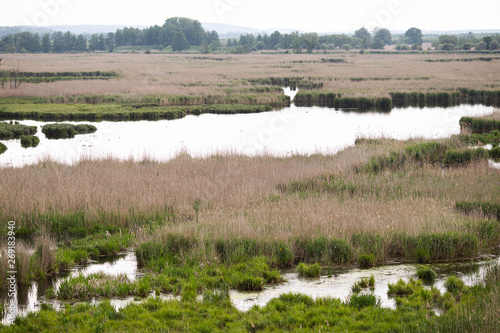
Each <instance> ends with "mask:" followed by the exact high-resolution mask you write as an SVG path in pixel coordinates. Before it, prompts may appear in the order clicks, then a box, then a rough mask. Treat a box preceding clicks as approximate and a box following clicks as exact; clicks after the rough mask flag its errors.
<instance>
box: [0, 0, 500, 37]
mask: <svg viewBox="0 0 500 333" xmlns="http://www.w3.org/2000/svg"><path fill="white" fill-rule="evenodd" d="M499 13H500V1H498V0H475V1H466V2H465V1H457V0H453V1H452V0H342V1H335V0H329V1H325V0H321V1H320V0H303V1H297V0H286V1H284V0H179V1H170V0H161V1H158V0H156V1H155V0H141V1H136V0H135V1H130V0H84V1H82V0H4V1H2V4H1V5H0V26H13V25H38V26H46V25H79V24H93V25H108V24H124V25H147V26H149V25H154V24H158V25H161V24H163V22H164V21H165V19H166V18H168V17H172V16H184V17H189V18H193V19H197V20H199V21H201V22H204V23H225V24H233V25H241V26H246V27H251V28H257V29H269V28H293V29H298V30H302V31H316V32H336V31H354V30H355V29H358V28H359V27H361V26H365V27H367V28H374V27H376V26H380V27H385V28H388V29H390V30H406V29H408V28H410V27H413V26H415V27H418V28H420V29H422V30H475V29H500V24H499V22H500V20H499Z"/></svg>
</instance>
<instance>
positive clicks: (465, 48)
mask: <svg viewBox="0 0 500 333" xmlns="http://www.w3.org/2000/svg"><path fill="white" fill-rule="evenodd" d="M470 49H472V45H470V44H469V43H465V44H464V45H462V50H465V51H468V50H470Z"/></svg>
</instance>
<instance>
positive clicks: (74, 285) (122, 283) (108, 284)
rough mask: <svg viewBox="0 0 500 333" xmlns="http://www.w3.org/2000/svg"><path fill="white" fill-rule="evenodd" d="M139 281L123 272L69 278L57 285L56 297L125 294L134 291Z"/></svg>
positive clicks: (72, 297) (114, 295) (80, 297)
mask: <svg viewBox="0 0 500 333" xmlns="http://www.w3.org/2000/svg"><path fill="white" fill-rule="evenodd" d="M139 285H140V284H139V283H138V282H137V283H133V282H131V281H130V280H129V278H128V277H127V276H126V275H125V274H120V275H117V276H111V275H107V274H104V273H102V272H99V273H94V274H90V275H88V276H84V275H82V274H79V275H78V276H76V277H73V278H69V279H67V280H65V281H63V282H61V285H60V286H59V291H58V292H57V297H58V298H59V299H62V300H70V299H90V298H92V297H116V296H127V295H130V294H132V293H134V292H135V291H136V288H138V287H139Z"/></svg>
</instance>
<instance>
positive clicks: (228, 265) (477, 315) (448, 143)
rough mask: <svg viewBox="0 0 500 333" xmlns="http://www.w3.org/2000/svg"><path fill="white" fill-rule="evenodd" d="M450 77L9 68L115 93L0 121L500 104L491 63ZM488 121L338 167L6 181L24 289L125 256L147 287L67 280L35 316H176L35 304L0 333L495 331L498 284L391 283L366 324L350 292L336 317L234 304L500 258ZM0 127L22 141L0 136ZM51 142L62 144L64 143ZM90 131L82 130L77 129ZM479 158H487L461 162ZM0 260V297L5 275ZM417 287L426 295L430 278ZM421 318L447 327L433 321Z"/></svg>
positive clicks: (120, 60) (56, 170)
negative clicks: (394, 271) (332, 278)
mask: <svg viewBox="0 0 500 333" xmlns="http://www.w3.org/2000/svg"><path fill="white" fill-rule="evenodd" d="M476 57H477V58H478V59H479V57H480V56H479V55H477V56H476V55H473V54H467V58H476ZM462 58H464V55H462V54H446V55H443V54H432V53H429V54H426V53H418V54H398V55H395V54H371V53H365V54H359V53H344V52H337V53H335V54H312V55H309V54H307V55H306V54H300V55H296V54H287V55H284V54H283V55H274V54H249V55H206V56H205V55H204V56H203V57H200V56H199V55H175V54H168V55H165V54H99V53H96V54H65V55H55V54H50V55H45V54H42V55H29V54H16V55H6V56H5V59H4V62H3V63H2V65H4V63H5V64H6V65H12V64H14V62H15V63H16V65H17V62H19V67H20V68H21V70H22V71H23V72H43V73H64V72H67V73H83V72H88V73H95V72H96V71H99V72H100V73H101V72H102V73H117V75H116V76H113V77H112V78H109V79H106V80H101V79H98V80H87V79H85V80H79V79H75V80H64V81H61V80H55V81H53V82H38V83H34V82H31V83H30V82H25V83H24V84H22V85H21V86H20V87H19V88H17V89H7V88H6V89H0V115H1V114H2V113H4V116H3V117H4V118H19V119H23V118H31V119H45V118H48V119H51V120H53V119H57V120H76V119H79V120H82V119H85V120H94V121H99V120H102V119H108V118H106V117H109V119H114V120H134V119H161V118H166V119H176V118H179V117H183V116H185V115H186V114H200V113H204V112H206V113H248V112H264V111H269V110H271V109H272V107H271V106H278V105H282V106H284V105H287V103H289V102H290V101H289V100H288V99H286V98H285V96H284V95H283V92H282V90H281V88H279V87H280V86H283V85H291V86H296V87H298V88H299V89H301V92H302V91H305V92H306V93H308V92H310V93H311V94H317V95H318V96H319V94H323V95H322V96H327V95H324V94H335V96H337V97H339V98H351V97H352V98H358V100H361V99H363V101H373V100H375V101H377V99H381V100H380V103H381V104H384V105H385V103H386V102H387V100H388V102H387V103H390V104H391V105H392V103H394V101H395V100H398V99H395V98H394V96H399V100H401V103H409V104H412V103H414V102H415V101H414V96H416V102H417V103H418V102H419V101H420V96H421V95H420V94H425V96H429V95H430V94H434V93H436V94H439V93H447V94H450V95H449V96H458V95H455V94H459V95H460V96H463V94H464V91H465V92H469V91H472V90H474V91H486V92H492V91H497V90H498V89H499V88H498V87H499V85H500V81H499V79H498V77H500V76H499V75H498V74H499V71H500V66H497V64H496V62H497V61H498V60H497V59H496V58H494V59H491V60H490V61H483V60H477V61H463V60H461V59H462ZM325 59H326V60H325ZM329 59H330V60H329ZM332 59H336V60H332ZM338 59H342V61H340V60H338ZM441 59H444V60H443V61H441ZM450 59H452V60H450ZM453 59H455V60H456V61H455V60H453ZM429 60H431V61H429ZM45 76H47V77H50V76H49V75H45ZM70 76H71V75H70ZM32 77H34V75H32ZM57 77H60V76H57ZM398 94H399V95H398ZM413 94H417V95H413ZM488 94H489V95H488V98H492V97H491V96H496V95H492V94H493V93H488ZM495 94H496V93H495ZM479 95H481V96H484V95H485V94H483V93H481V94H479ZM330 96H331V95H330ZM494 98H496V97H494ZM386 99H387V100H386ZM425 99H427V97H425ZM334 100H335V97H334ZM481 101H482V100H481ZM339 103H341V102H339ZM346 103H347V102H346ZM363 103H365V102H363ZM380 103H379V104H380ZM375 104H377V102H375ZM389 110H390V109H389ZM389 110H385V111H389ZM161 112H164V113H161ZM96 114H99V115H100V116H99V117H96V116H95V115H96ZM103 115H105V116H103ZM499 115H500V110H498V109H497V110H496V111H495V112H494V113H493V114H492V115H490V116H486V117H484V118H462V120H461V122H460V125H461V127H462V134H460V135H455V136H452V137H450V138H446V139H439V140H423V139H420V138H413V139H411V140H407V141H398V140H393V139H389V138H358V140H356V144H355V146H353V147H350V148H347V149H345V150H343V151H341V152H339V153H337V154H335V155H320V154H311V155H292V156H288V157H276V156H272V155H266V154H264V155H260V156H256V157H249V156H244V155H238V154H235V153H233V152H227V153H218V154H215V155H212V156H209V157H205V158H192V157H191V156H190V155H188V154H187V153H186V152H180V153H179V154H178V155H177V156H176V157H175V158H173V159H171V160H169V161H167V162H158V161H154V160H151V159H148V158H147V157H145V158H144V159H143V160H141V161H133V160H132V159H131V160H128V161H119V160H114V159H111V158H103V159H93V158H90V157H89V158H84V159H82V160H80V161H79V162H76V163H75V164H73V165H65V164H61V163H57V162H55V161H51V160H49V159H46V160H42V161H40V162H39V163H38V164H35V165H30V166H25V167H22V168H0V184H1V190H0V221H1V222H0V226H1V229H2V230H4V231H5V232H4V234H7V233H6V230H7V229H6V228H7V221H10V220H13V221H16V234H17V236H18V243H17V248H16V255H17V259H18V267H17V269H18V281H19V283H21V284H27V283H29V282H30V281H33V280H42V279H45V278H47V277H55V276H59V275H61V274H63V273H64V272H66V271H67V270H68V269H69V268H70V267H72V266H73V265H75V264H80V263H86V262H88V261H89V260H91V259H95V258H97V257H100V256H113V255H116V253H118V252H120V251H122V250H124V249H134V251H135V254H136V256H137V260H138V263H139V265H140V267H141V270H142V272H143V273H144V274H145V275H144V277H142V278H141V279H138V280H135V281H131V280H129V279H128V278H127V277H126V276H108V275H106V274H94V275H90V276H83V275H80V276H77V277H74V278H71V279H68V280H67V281H66V282H65V283H63V284H61V286H60V288H59V289H58V290H56V289H50V291H48V292H47V293H46V295H45V296H46V297H47V299H50V298H57V299H60V300H88V299H91V298H92V297H98V298H110V297H116V296H134V297H145V296H148V295H149V294H150V293H152V292H154V293H155V294H157V295H159V294H162V293H169V294H173V295H176V296H178V299H176V300H173V301H163V300H160V299H158V298H154V297H151V298H149V299H148V300H146V301H145V302H144V303H141V304H134V305H130V306H127V307H126V308H124V309H123V310H120V311H117V310H116V309H115V308H113V307H112V306H111V305H110V303H109V302H107V301H105V302H103V303H101V304H100V305H95V306H92V305H90V304H88V303H85V304H81V305H76V306H71V305H68V306H67V307H66V308H65V309H63V310H62V311H60V312H56V311H54V309H51V307H50V306H48V305H46V304H45V305H42V309H41V311H40V312H38V313H36V314H30V315H28V316H27V317H26V318H19V319H17V320H16V322H15V323H16V325H15V326H10V327H9V328H5V327H3V329H4V330H5V331H12V332H17V331H20V332H21V331H22V332H31V331H57V330H59V328H60V329H61V330H67V331H88V330H90V329H91V327H92V329H93V330H95V331H124V330H127V331H134V330H135V331H142V330H144V329H149V330H151V328H152V327H155V328H156V327H158V328H159V329H160V328H161V329H165V330H175V331H193V330H196V331H251V332H252V331H287V330H289V331H294V330H297V329H299V328H304V330H308V331H312V330H314V331H318V330H321V331H345V330H351V331H361V330H367V329H373V330H375V331H381V332H382V331H388V330H389V331H394V332H399V331H429V332H431V331H449V332H452V331H457V330H460V331H478V330H479V331H494V330H495V327H496V325H497V323H498V322H499V320H500V318H499V315H498V314H499V312H498V306H497V305H498V300H499V295H500V294H499V281H500V279H499V274H498V267H497V268H491V269H490V273H489V274H487V276H486V277H485V283H484V284H478V285H477V286H475V287H470V288H468V287H464V286H463V285H462V283H461V281H460V280H459V279H457V278H450V279H449V281H447V283H446V288H447V292H446V293H443V294H442V295H441V294H439V291H436V290H434V289H429V288H424V287H423V282H421V281H420V280H417V279H415V280H410V281H408V282H406V281H401V282H398V284H396V285H391V286H389V290H390V293H392V294H394V295H396V296H398V297H400V298H398V300H397V302H396V304H397V308H396V309H395V310H391V309H385V308H382V307H380V304H378V302H377V300H376V299H375V297H374V296H373V295H370V294H369V293H366V292H365V291H366V289H367V288H369V287H370V285H373V281H370V280H360V281H358V282H357V283H356V284H355V285H354V286H353V292H352V294H351V296H350V298H349V299H348V300H345V301H340V300H337V299H330V298H318V299H312V298H310V297H307V296H304V295H296V294H288V295H282V296H281V297H280V298H278V299H274V300H272V301H271V302H270V303H269V304H268V305H266V306H265V307H254V308H252V309H250V311H249V312H247V313H242V312H240V311H238V310H236V309H235V308H234V306H233V305H232V304H231V302H230V298H229V290H231V289H236V290H243V291H255V290H261V289H262V288H265V287H266V286H267V285H270V284H274V283H280V282H281V281H282V280H283V277H282V275H281V269H284V268H288V269H290V268H291V269H295V270H297V272H298V273H299V274H300V275H301V276H304V278H314V277H317V276H320V275H322V274H325V271H326V270H329V269H332V268H337V267H347V268H349V267H371V266H374V265H382V264H384V263H387V262H389V261H394V260H397V261H400V262H419V263H422V264H432V263H435V262H442V261H457V260H475V259H477V258H478V257H479V256H480V255H481V254H484V253H490V252H491V251H492V250H494V249H495V248H497V247H498V245H499V242H500V224H499V217H500V201H499V199H498V198H500V177H499V172H500V171H499V170H498V169H495V168H492V167H491V166H490V162H489V160H491V159H493V160H496V161H498V158H499V156H500V154H499V155H497V154H498V150H495V149H499V148H498V147H496V146H498V141H499V137H500V136H499V134H498V130H499V128H500V126H499V124H500V118H499ZM91 118H92V119H91ZM7 125H9V127H12V126H17V125H15V124H5V125H2V126H5V127H7ZM45 130H48V129H45ZM52 130H53V131H55V132H57V133H59V134H60V133H61V132H64V133H63V134H64V135H70V134H68V133H69V132H71V133H73V134H75V133H74V132H73V130H74V129H73V128H72V127H71V128H70V127H68V126H66V125H64V124H61V125H58V126H56V128H53V129H52ZM89 130H90V131H92V125H88V127H85V128H82V131H83V132H88V131H89ZM68 131H69V132H68ZM77 132H78V130H77ZM9 133H10V132H9ZM31 134H33V133H31ZM9 135H10V134H9ZM12 135H14V134H12ZM16 135H17V134H16ZM19 135H21V134H19ZM19 135H17V136H19ZM478 144H492V145H493V146H495V147H494V148H493V149H492V150H491V151H488V150H486V149H472V148H470V146H471V145H478ZM0 149H1V146H0ZM4 245H5V244H3V245H2V261H1V264H2V270H1V274H0V281H2V282H1V283H0V284H1V287H5V284H6V276H5V274H6V273H5V272H6V271H7V269H6V267H7V266H6V265H7V263H6V260H5V259H6V257H7V255H6V254H7V252H6V250H5V248H6V246H4ZM431 267H432V266H431ZM417 275H418V277H420V278H421V279H422V280H429V279H430V280H432V276H433V273H432V271H430V270H427V271H425V270H422V271H421V272H419V273H418V274H416V275H415V276H414V277H415V278H416V277H417ZM361 291H363V292H361ZM200 297H201V298H200ZM434 308H439V309H441V311H443V315H441V316H439V317H438V316H436V315H435V313H434V311H433V309H434ZM473 309H474V310H473Z"/></svg>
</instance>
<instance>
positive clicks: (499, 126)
mask: <svg viewBox="0 0 500 333" xmlns="http://www.w3.org/2000/svg"><path fill="white" fill-rule="evenodd" d="M460 126H461V127H462V129H463V128H464V127H467V128H468V129H470V130H471V131H472V133H478V134H482V133H489V132H492V131H500V121H499V120H493V119H489V120H488V119H481V118H473V117H462V118H460Z"/></svg>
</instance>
